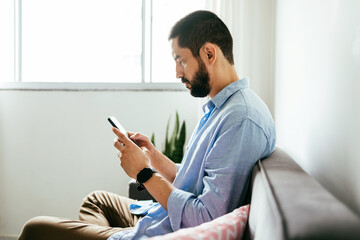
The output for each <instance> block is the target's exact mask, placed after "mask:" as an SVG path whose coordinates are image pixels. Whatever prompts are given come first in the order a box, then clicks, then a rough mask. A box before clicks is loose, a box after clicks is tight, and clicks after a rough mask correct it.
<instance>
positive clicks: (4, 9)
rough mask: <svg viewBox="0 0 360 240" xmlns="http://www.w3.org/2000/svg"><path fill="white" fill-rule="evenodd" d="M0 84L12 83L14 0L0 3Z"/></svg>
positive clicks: (3, 0)
mask: <svg viewBox="0 0 360 240" xmlns="http://www.w3.org/2000/svg"><path fill="white" fill-rule="evenodd" d="M0 34H1V35H0V36H1V37H0V82H12V81H14V0H1V1H0Z"/></svg>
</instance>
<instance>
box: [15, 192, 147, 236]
mask: <svg viewBox="0 0 360 240" xmlns="http://www.w3.org/2000/svg"><path fill="white" fill-rule="evenodd" d="M134 202H136V201H135V200H132V199H129V198H126V197H121V196H119V195H116V194H113V193H109V192H104V191H95V192H92V193H91V194H89V195H88V196H86V197H85V198H84V202H83V204H82V206H81V207H80V212H79V220H70V219H64V218H58V217H35V218H32V219H30V220H29V221H28V222H27V223H26V224H25V226H24V228H23V230H22V232H21V234H20V236H19V240H49V239H51V240H82V239H84V240H85V239H86V240H106V239H107V238H109V237H110V236H111V235H112V234H114V233H116V232H119V231H124V230H131V229H133V228H134V226H135V225H136V224H137V222H138V221H139V220H140V217H139V216H136V215H133V214H131V213H130V212H129V205H130V204H132V203H134Z"/></svg>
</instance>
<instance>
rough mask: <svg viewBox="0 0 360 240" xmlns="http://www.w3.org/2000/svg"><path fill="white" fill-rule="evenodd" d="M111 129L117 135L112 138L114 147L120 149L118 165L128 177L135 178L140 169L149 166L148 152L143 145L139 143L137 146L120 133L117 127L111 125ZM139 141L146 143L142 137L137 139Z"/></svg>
mask: <svg viewBox="0 0 360 240" xmlns="http://www.w3.org/2000/svg"><path fill="white" fill-rule="evenodd" d="M112 131H113V132H114V133H115V134H116V136H117V137H118V138H117V139H115V140H114V147H115V148H116V149H118V150H119V151H120V152H119V155H118V157H119V158H120V166H121V167H122V168H123V169H124V171H125V172H126V174H127V175H128V176H129V177H131V178H134V179H136V177H137V174H138V173H139V172H140V171H141V170H142V169H144V168H146V167H150V152H149V150H148V149H147V148H146V147H145V145H144V146H142V145H140V146H141V147H140V146H137V145H136V144H135V143H134V142H132V141H131V140H130V139H129V138H128V137H126V136H125V135H124V134H122V133H121V132H120V131H119V130H118V129H117V128H114V127H113V128H112ZM141 139H142V140H141ZM134 141H135V140H134ZM141 141H144V143H146V141H145V140H144V139H143V138H140V140H138V142H139V143H141ZM149 142H150V141H149ZM136 143H137V142H136ZM150 144H151V142H150ZM151 145H152V144H151Z"/></svg>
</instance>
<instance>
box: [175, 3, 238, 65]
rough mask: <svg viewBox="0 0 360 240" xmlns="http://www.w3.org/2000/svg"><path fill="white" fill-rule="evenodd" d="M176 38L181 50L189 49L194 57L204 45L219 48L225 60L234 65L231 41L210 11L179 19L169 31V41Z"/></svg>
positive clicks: (222, 25) (217, 18) (228, 33)
mask: <svg viewBox="0 0 360 240" xmlns="http://www.w3.org/2000/svg"><path fill="white" fill-rule="evenodd" d="M176 37H178V44H179V46H180V47H182V48H189V49H190V50H191V52H192V54H193V56H194V57H199V56H200V53H199V51H200V48H201V47H202V46H203V45H204V44H205V43H206V42H209V43H213V44H216V45H217V46H219V48H220V49H221V51H222V52H223V54H224V56H225V58H226V59H227V60H228V61H229V63H230V64H232V65H234V56H233V39H232V37H231V34H230V31H229V29H228V28H227V27H226V25H225V23H224V22H223V21H222V20H221V19H220V18H219V17H218V16H217V15H216V14H214V13H212V12H210V11H203V10H201V11H196V12H193V13H190V14H189V15H187V16H185V17H184V18H182V19H180V20H179V21H178V22H177V23H176V24H175V25H174V26H173V28H172V29H171V31H170V34H169V41H170V40H171V39H174V38H176Z"/></svg>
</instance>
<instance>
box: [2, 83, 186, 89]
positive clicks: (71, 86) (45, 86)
mask: <svg viewBox="0 0 360 240" xmlns="http://www.w3.org/2000/svg"><path fill="white" fill-rule="evenodd" d="M1 90H20V91H187V89H186V88H185V86H184V85H183V84H181V83H50V82H21V83H19V82H14V83H10V82H7V83H0V91H1Z"/></svg>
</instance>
